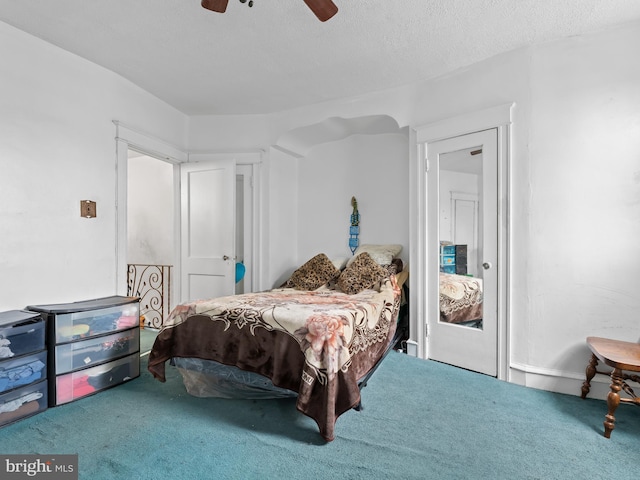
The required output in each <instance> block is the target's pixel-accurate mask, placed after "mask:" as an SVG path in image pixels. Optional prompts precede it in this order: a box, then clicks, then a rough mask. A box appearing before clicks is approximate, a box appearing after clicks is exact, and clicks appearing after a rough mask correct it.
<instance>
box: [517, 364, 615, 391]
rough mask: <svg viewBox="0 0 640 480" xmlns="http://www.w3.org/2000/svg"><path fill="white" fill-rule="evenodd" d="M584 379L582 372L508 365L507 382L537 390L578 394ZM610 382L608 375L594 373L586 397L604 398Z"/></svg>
mask: <svg viewBox="0 0 640 480" xmlns="http://www.w3.org/2000/svg"><path fill="white" fill-rule="evenodd" d="M584 381H585V376H584V373H574V372H563V371H561V370H555V369H547V368H540V367H534V366H531V365H525V364H522V363H517V362H512V363H511V364H510V365H509V382H511V383H515V384H518V385H522V386H525V387H530V388H537V389H538V390H547V391H549V392H556V393H563V394H566V395H577V396H580V395H582V383H583V382H584ZM610 383H611V381H610V380H609V377H608V376H606V375H596V376H595V377H594V378H593V380H591V390H590V391H589V395H588V398H596V399H599V400H605V399H606V398H607V394H608V393H609V385H610Z"/></svg>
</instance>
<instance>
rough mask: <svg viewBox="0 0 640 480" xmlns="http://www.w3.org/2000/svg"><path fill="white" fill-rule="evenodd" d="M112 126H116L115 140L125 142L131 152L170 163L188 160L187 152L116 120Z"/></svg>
mask: <svg viewBox="0 0 640 480" xmlns="http://www.w3.org/2000/svg"><path fill="white" fill-rule="evenodd" d="M113 124H114V125H115V126H116V140H120V141H124V142H126V143H127V145H128V148H131V149H132V150H141V153H145V154H148V155H150V156H153V157H156V158H160V159H162V160H166V161H168V162H171V163H181V162H186V161H187V160H188V155H187V152H185V151H184V150H182V149H180V148H178V147H176V146H174V145H171V144H170V143H167V142H164V141H162V140H160V139H158V138H156V137H154V136H153V135H150V134H148V133H144V132H142V131H140V130H136V129H134V128H132V127H129V126H127V125H125V124H123V123H122V122H120V121H118V120H114V121H113Z"/></svg>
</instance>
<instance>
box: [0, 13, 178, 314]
mask: <svg viewBox="0 0 640 480" xmlns="http://www.w3.org/2000/svg"><path fill="white" fill-rule="evenodd" d="M0 58H2V62H0V79H1V80H0V83H1V85H2V88H0V310H10V309H20V308H24V307H25V306H27V305H31V304H42V303H58V302H71V301H77V300H85V299H89V298H95V297H101V296H108V295H112V294H114V293H115V292H116V271H115V264H116V259H115V250H116V249H115V238H116V232H115V224H116V221H115V212H116V210H115V193H116V192H115V184H116V182H115V178H116V177H115V162H116V152H115V147H116V142H115V140H114V137H115V126H114V124H113V123H112V121H113V120H116V119H117V120H120V121H122V122H125V123H127V124H129V125H132V126H135V127H137V128H139V129H141V130H143V131H146V132H149V133H151V134H154V135H156V136H158V137H161V138H163V139H164V140H165V141H167V142H170V143H172V144H174V145H181V146H183V147H184V146H185V144H186V127H187V118H186V117H185V116H184V115H182V114H180V113H179V112H177V111H176V110H174V109H173V108H171V107H169V106H167V105H166V104H164V103H163V102H160V101H159V100H158V99H157V98H155V97H153V96H152V95H150V94H148V93H146V92H144V91H142V90H140V89H139V88H138V87H136V86H134V85H133V84H131V83H130V82H127V81H125V80H123V79H122V78H120V77H118V76H117V75H115V74H113V73H112V72H109V71H107V70H105V69H102V68H100V67H97V66H96V65H94V64H92V63H89V62H86V61H84V60H82V59H80V58H79V57H76V56H75V55H72V54H69V53H67V52H64V51H62V50H60V49H59V48H57V47H54V46H52V45H50V44H47V43H45V42H43V41H41V40H39V39H37V38H35V37H32V36H30V35H27V34H25V33H22V32H20V31H18V30H16V29H15V28H13V27H10V26H8V25H6V24H4V23H0ZM81 200H93V201H95V202H97V218H94V219H86V218H82V217H81V216H80V201H81Z"/></svg>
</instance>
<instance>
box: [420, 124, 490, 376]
mask: <svg viewBox="0 0 640 480" xmlns="http://www.w3.org/2000/svg"><path fill="white" fill-rule="evenodd" d="M497 143H498V136H497V130H496V129H491V130H486V131H483V132H477V133H472V134H468V135H462V136H459V137H455V138H450V139H446V140H440V141H437V142H433V143H429V144H428V146H427V158H428V159H429V169H428V171H427V190H428V192H429V198H428V200H427V202H428V205H429V206H430V207H431V208H430V209H429V214H430V215H429V220H428V227H427V228H428V234H427V255H428V258H429V260H431V261H430V262H429V264H430V265H431V267H430V269H429V271H428V274H427V275H428V284H429V299H430V302H429V305H430V308H429V311H428V321H427V323H428V325H427V333H428V337H427V338H428V349H429V358H431V359H433V360H438V361H441V362H445V363H449V364H452V365H456V366H459V367H462V368H466V369H468V370H473V371H476V372H480V373H484V374H487V375H491V376H497V372H498V309H497V305H498V301H497V298H498V276H497V270H496V269H495V268H494V266H496V265H497V260H498V234H497V233H498V229H497V222H498V210H497V208H498V196H497V180H498V154H497ZM436 295H437V296H436Z"/></svg>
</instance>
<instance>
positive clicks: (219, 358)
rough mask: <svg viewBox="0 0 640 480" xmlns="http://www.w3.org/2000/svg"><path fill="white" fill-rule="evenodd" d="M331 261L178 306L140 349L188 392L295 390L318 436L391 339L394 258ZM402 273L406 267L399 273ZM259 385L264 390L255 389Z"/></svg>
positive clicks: (351, 404) (352, 403) (346, 405)
mask: <svg viewBox="0 0 640 480" xmlns="http://www.w3.org/2000/svg"><path fill="white" fill-rule="evenodd" d="M352 260H353V261H352V262H351V263H350V264H349V265H347V266H346V268H344V269H342V270H340V269H339V268H336V266H335V265H334V264H333V263H332V262H331V261H330V260H329V259H328V257H327V256H326V255H324V254H318V255H316V256H315V257H313V258H312V259H310V260H309V261H308V262H306V263H305V264H304V265H302V266H301V267H300V268H299V269H297V270H296V271H295V272H294V273H293V275H292V276H291V278H290V279H289V280H288V281H287V282H286V283H285V284H284V285H282V287H281V288H276V289H273V290H269V291H265V292H258V293H246V294H241V295H233V296H227V297H221V298H214V299H207V300H200V301H195V302H189V303H184V304H182V305H178V306H177V307H176V308H175V309H174V310H173V311H172V312H171V314H170V315H169V318H168V320H167V322H166V323H165V326H164V327H163V328H162V329H161V331H160V332H159V334H158V336H157V338H156V340H155V343H154V345H153V348H152V350H151V352H150V354H149V365H148V369H149V371H150V372H151V373H152V374H153V376H154V377H155V378H156V379H158V380H160V381H162V382H164V381H165V364H166V362H167V361H168V360H170V361H171V363H172V364H174V365H176V366H177V367H179V370H180V372H181V373H182V374H183V381H184V383H185V387H187V391H188V392H189V393H191V394H192V395H196V396H222V397H241V398H256V396H257V397H260V396H267V397H269V396H272V397H277V396H287V395H292V396H295V397H296V408H297V409H298V410H299V411H300V412H302V413H304V414H305V415H307V416H309V417H311V418H312V419H313V420H315V422H316V423H317V425H318V428H319V431H320V434H321V435H322V437H323V438H324V439H325V440H326V441H331V440H333V439H334V427H335V423H336V421H337V419H338V417H339V416H340V415H342V414H343V413H345V412H346V411H348V410H350V409H352V408H355V409H359V407H360V405H361V403H360V402H361V394H360V390H361V388H362V386H364V385H366V380H367V379H368V377H369V376H370V374H371V373H372V372H373V371H374V370H375V368H377V365H378V364H379V362H380V361H381V360H382V359H383V358H384V356H385V355H386V353H387V352H388V351H389V349H390V348H391V347H392V346H393V344H394V334H395V332H396V321H397V317H398V310H399V304H400V298H401V287H400V285H399V284H398V277H401V278H406V276H403V275H401V271H402V262H401V261H399V260H397V259H396V260H393V262H391V263H390V264H389V265H385V266H382V265H381V264H380V263H378V262H377V261H375V260H374V259H373V258H372V257H371V256H370V255H369V254H368V253H367V252H361V253H359V254H358V252H357V251H356V255H355V256H354V257H353V259H352ZM405 275H406V274H405ZM264 393H266V395H261V394H264Z"/></svg>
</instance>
